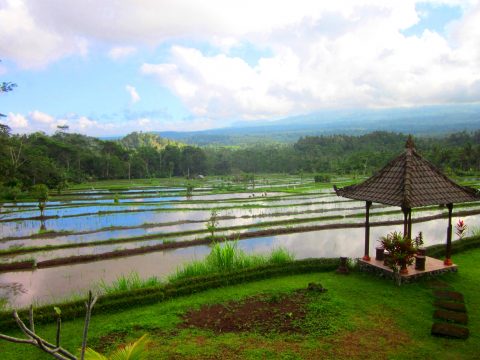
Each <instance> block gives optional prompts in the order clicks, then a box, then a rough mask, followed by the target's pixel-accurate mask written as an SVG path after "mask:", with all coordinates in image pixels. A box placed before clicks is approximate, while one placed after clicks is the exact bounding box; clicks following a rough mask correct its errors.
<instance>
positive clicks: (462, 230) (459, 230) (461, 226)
mask: <svg viewBox="0 0 480 360" xmlns="http://www.w3.org/2000/svg"><path fill="white" fill-rule="evenodd" d="M467 229H468V226H467V224H465V221H463V220H462V219H458V222H457V223H456V224H455V234H457V236H458V239H459V240H462V239H463V237H464V236H465V234H466V233H467Z"/></svg>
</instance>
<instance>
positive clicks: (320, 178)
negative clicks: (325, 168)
mask: <svg viewBox="0 0 480 360" xmlns="http://www.w3.org/2000/svg"><path fill="white" fill-rule="evenodd" d="M313 180H314V181H315V182H316V183H329V182H330V181H332V177H331V176H330V175H328V174H316V175H315V176H314V177H313Z"/></svg>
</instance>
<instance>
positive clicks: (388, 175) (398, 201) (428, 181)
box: [333, 136, 480, 265]
mask: <svg viewBox="0 0 480 360" xmlns="http://www.w3.org/2000/svg"><path fill="white" fill-rule="evenodd" d="M333 188H334V189H335V192H336V193H337V195H338V196H343V197H346V198H349V199H355V200H363V201H366V219H365V255H364V257H363V259H364V260H366V261H370V256H369V241H370V221H369V216H370V215H369V214H370V207H371V205H372V202H376V203H382V204H387V205H392V206H400V207H401V208H402V211H403V214H404V231H403V232H404V236H408V237H411V235H412V213H411V209H412V208H413V207H419V206H427V205H447V208H448V229H447V254H446V259H445V264H446V265H451V264H452V262H451V259H450V255H451V240H452V209H453V204H454V203H462V202H470V201H478V200H480V192H479V191H477V190H476V189H472V188H469V187H465V186H461V185H458V184H456V183H455V182H453V181H452V180H450V179H449V178H448V177H447V176H445V175H444V174H443V173H442V172H441V171H440V170H439V169H437V168H436V167H435V166H434V165H433V164H431V163H430V162H428V161H427V160H425V159H424V158H423V157H421V156H420V155H419V154H418V153H417V152H416V151H415V145H414V143H413V139H412V137H411V136H409V137H408V140H407V143H406V144H405V151H404V152H403V153H402V154H401V155H399V156H398V157H396V158H395V159H393V160H392V161H390V162H389V163H388V164H387V165H386V166H385V167H384V168H383V169H382V170H380V171H379V172H378V173H377V174H375V175H374V176H372V177H371V178H369V179H367V180H365V181H364V182H362V183H360V184H357V185H351V186H346V187H344V188H341V189H338V188H337V187H336V186H334V187H333Z"/></svg>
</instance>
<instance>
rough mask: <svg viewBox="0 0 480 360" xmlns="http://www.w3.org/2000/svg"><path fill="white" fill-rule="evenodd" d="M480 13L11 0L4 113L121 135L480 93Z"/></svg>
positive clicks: (453, 6)
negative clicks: (8, 83) (9, 83)
mask: <svg viewBox="0 0 480 360" xmlns="http://www.w3.org/2000/svg"><path fill="white" fill-rule="evenodd" d="M479 24H480V5H479V3H478V1H473V0H472V1H453V0H446V1H429V2H415V1H407V0H405V1H388V2H386V1H383V0H368V1H362V2H358V1H347V0H345V1H342V0H340V1H336V2H334V3H332V2H312V1H307V0H298V1H296V2H291V1H270V0H265V1H262V2H258V1H252V0H244V1H236V0H235V1H234V0H223V1H222V0H206V1H202V2H197V1H194V0H177V1H153V0H142V1H136V2H135V1H130V0H129V1H127V0H123V1H113V0H105V1H102V2H101V3H98V2H90V1H84V2H78V1H70V0H68V1H65V0H63V1H61V0H42V1H34V0H0V59H1V60H2V62H1V63H0V81H14V82H16V83H17V84H18V87H17V88H16V89H15V91H13V92H11V93H7V94H1V95H0V112H2V113H5V114H8V116H7V118H4V119H2V122H3V123H6V124H8V125H9V126H10V127H11V128H12V129H13V131H14V132H19V133H24V132H27V133H28V132H33V131H45V132H47V133H52V132H54V131H55V129H56V126H57V125H63V124H67V125H69V126H70V129H71V130H70V131H75V132H81V133H85V134H88V135H97V136H109V135H121V134H126V133H129V132H131V131H139V130H143V131H164V130H176V131H187V130H199V129H208V128H216V127H224V126H229V125H230V124H232V123H235V122H237V121H240V120H241V121H257V120H262V121H263V120H270V119H271V120H273V119H278V118H283V117H288V116H291V115H298V114H305V113H310V112H316V111H321V110H322V109H335V108H363V107H364V108H385V107H387V108H389V107H404V106H409V107H411V106H422V105H433V104H452V103H476V102H479V101H480V41H479V39H480V25H479Z"/></svg>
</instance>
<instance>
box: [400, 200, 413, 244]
mask: <svg viewBox="0 0 480 360" xmlns="http://www.w3.org/2000/svg"><path fill="white" fill-rule="evenodd" d="M402 212H403V236H404V237H410V238H411V237H412V231H411V227H412V209H410V208H407V207H404V206H402Z"/></svg>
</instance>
